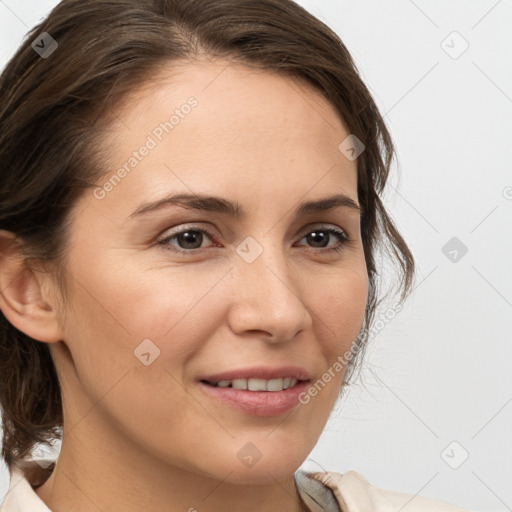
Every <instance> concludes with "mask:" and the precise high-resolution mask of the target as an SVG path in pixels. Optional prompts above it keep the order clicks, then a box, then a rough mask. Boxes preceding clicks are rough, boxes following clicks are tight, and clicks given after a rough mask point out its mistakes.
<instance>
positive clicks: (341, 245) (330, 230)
mask: <svg viewBox="0 0 512 512" xmlns="http://www.w3.org/2000/svg"><path fill="white" fill-rule="evenodd" d="M315 231H322V232H324V233H331V234H333V235H335V236H336V237H337V238H338V240H339V242H340V243H339V245H337V246H335V247H330V248H328V249H324V248H319V251H320V252H324V253H326V252H327V253H331V252H340V251H341V250H343V248H344V246H345V244H346V243H348V242H349V241H350V238H349V237H348V236H347V235H346V233H345V232H344V231H343V230H341V229H338V228H332V227H331V228H325V227H323V226H320V227H318V228H314V229H312V230H311V231H308V232H306V234H305V235H304V236H303V237H302V238H304V237H305V236H307V235H309V234H310V233H313V232H315ZM189 232H190V233H195V232H198V233H203V234H204V235H207V236H208V237H209V238H210V239H211V240H212V241H215V238H214V236H213V235H212V234H211V233H210V232H209V231H208V230H207V229H204V228H185V229H182V230H181V231H178V232H176V233H173V234H172V235H169V236H166V237H165V238H163V239H162V240H160V241H159V242H158V245H161V246H162V248H163V249H165V250H170V251H173V252H177V253H180V254H193V253H195V252H197V251H200V250H201V248H200V249H188V250H187V249H180V248H178V247H175V246H173V248H172V249H170V248H169V247H170V244H169V242H170V241H171V240H173V239H174V238H176V237H177V236H179V235H182V234H184V233H189ZM302 238H301V240H302ZM312 249H315V248H314V247H312Z"/></svg>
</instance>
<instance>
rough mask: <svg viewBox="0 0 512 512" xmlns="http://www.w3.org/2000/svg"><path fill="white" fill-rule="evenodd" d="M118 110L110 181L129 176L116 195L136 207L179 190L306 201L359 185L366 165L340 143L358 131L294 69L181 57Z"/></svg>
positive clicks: (112, 194) (116, 188)
mask: <svg viewBox="0 0 512 512" xmlns="http://www.w3.org/2000/svg"><path fill="white" fill-rule="evenodd" d="M116 116H117V117H116V120H115V122H114V123H113V124H112V126H111V130H110V133H109V136H108V137H107V138H106V139H105V140H104V141H103V142H104V145H105V146H106V147H108V148H109V151H108V155H109V162H108V168H109V172H107V174H106V175H105V176H104V178H103V180H102V183H103V182H105V181H106V180H108V179H109V177H112V176H114V175H115V174H116V172H117V171H118V170H119V169H122V168H124V169H125V172H122V173H121V174H123V178H122V181H121V182H120V183H119V184H116V185H115V186H114V187H113V188H114V190H112V192H110V193H109V198H112V197H116V196H117V198H120V192H121V191H122V194H123V200H124V201H126V202H129V203H131V204H133V203H134V202H136V201H137V199H139V200H140V199H141V198H143V197H144V198H146V199H148V200H151V199H154V198H155V197H156V195H157V194H159V193H160V194H161V193H163V192H165V191H166V192H171V191H178V192H192V193H194V192H197V193H211V194H214V195H218V196H220V195H224V196H226V195H231V196H232V197H233V196H234V195H235V194H236V195H237V197H236V199H237V200H238V201H239V202H242V203H243V202H244V197H243V196H244V194H245V198H246V199H248V200H249V199H253V200H258V199H263V197H266V199H267V200H268V199H270V200H272V199H273V198H275V199H278V196H280V195H281V196H282V194H283V193H286V194H287V195H289V196H298V197H297V199H298V198H299V197H300V196H303V195H304V194H305V193H308V191H311V190H313V189H314V188H316V189H317V191H318V193H321V192H336V191H337V192H342V193H348V192H349V191H352V192H354V191H355V190H356V187H357V164H356V161H349V160H348V159H347V158H346V157H345V156H344V155H343V154H342V153H341V152H340V151H339V149H338V146H339V145H340V143H341V142H342V141H343V140H344V139H345V138H346V137H347V136H348V135H349V132H348V130H347V128H346V125H345V123H344V121H343V120H342V119H341V118H340V116H339V115H338V113H337V112H336V110H335V109H334V107H333V106H332V105H331V104H330V103H329V102H328V101H327V100H326V99H325V98H324V97H323V96H322V95H321V93H320V92H319V91H317V90H315V89H314V88H313V87H312V86H310V85H308V84H307V83H305V81H303V80H297V79H293V78H291V77H289V76H287V75H282V74H279V73H276V72H272V71H266V70H261V69H257V68H252V67H247V66H244V65H240V64H236V65H234V64H233V63H230V62H228V61H198V62H186V63H184V62H181V63H179V64H178V65H176V64H173V65H171V66H169V68H163V69H161V70H159V72H158V73H157V74H155V75H154V76H153V77H151V79H149V80H148V82H147V84H146V85H145V86H144V87H142V88H140V89H139V90H138V91H136V92H135V93H133V94H132V95H131V96H129V97H128V98H127V100H126V101H125V102H124V103H123V105H121V106H120V107H119V108H118V109H117V112H116ZM145 146H146V147H149V148H150V149H149V150H148V149H145V150H144V147H145ZM139 149H141V150H143V151H142V152H143V153H144V155H143V156H141V155H140V154H138V153H141V152H140V151H138V150H139ZM313 195H315V194H313ZM317 195H318V194H317ZM352 197H354V193H353V194H352ZM356 197H357V196H356Z"/></svg>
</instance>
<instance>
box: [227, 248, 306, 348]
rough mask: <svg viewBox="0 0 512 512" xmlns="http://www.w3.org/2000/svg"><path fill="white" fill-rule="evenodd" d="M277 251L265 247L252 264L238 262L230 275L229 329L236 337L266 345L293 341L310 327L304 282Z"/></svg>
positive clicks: (242, 261) (278, 250)
mask: <svg viewBox="0 0 512 512" xmlns="http://www.w3.org/2000/svg"><path fill="white" fill-rule="evenodd" d="M297 272H298V271H297V269H294V268H293V266H292V265H291V263H290V262H289V261H286V257H285V256H284V255H283V254H282V250H281V251H280V249H276V248H274V249H271V248H268V247H265V249H264V250H263V252H262V253H261V254H260V256H259V257H258V258H257V259H256V260H255V261H253V262H252V263H247V262H246V261H244V260H242V259H240V261H238V262H237V264H236V268H235V269H233V271H232V272H231V274H232V279H233V287H234V289H233V292H232V298H231V305H230V309H229V325H230V327H231V329H232V330H233V332H235V333H236V334H237V335H239V336H247V333H251V334H252V335H253V336H254V335H255V333H256V334H257V335H258V337H259V338H261V339H264V340H265V341H269V342H273V343H278V342H285V341H288V340H293V339H294V338H295V337H296V336H297V335H298V334H299V333H300V332H301V331H304V330H307V329H308V327H310V326H311V323H312V316H311V313H310V310H309V308H308V306H307V304H306V303H305V295H306V292H307V290H306V289H305V284H306V283H305V282H304V281H303V280H301V279H299V275H298V274H297Z"/></svg>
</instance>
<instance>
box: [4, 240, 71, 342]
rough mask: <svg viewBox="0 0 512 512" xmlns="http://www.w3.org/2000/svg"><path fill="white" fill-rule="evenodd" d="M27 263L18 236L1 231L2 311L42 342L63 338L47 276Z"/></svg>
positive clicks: (19, 328)
mask: <svg viewBox="0 0 512 512" xmlns="http://www.w3.org/2000/svg"><path fill="white" fill-rule="evenodd" d="M38 274H39V273H38V272H36V271H35V270H33V269H32V268H31V267H29V266H28V265H27V262H26V261H25V259H24V257H23V255H22V253H21V246H20V242H19V241H18V240H17V239H16V236H15V235H14V234H13V233H11V232H9V231H5V230H0V310H1V311H2V313H3V314H4V316H5V317H6V318H7V320H8V321H9V322H10V323H11V324H12V325H13V326H14V327H16V328H17V329H18V330H19V331H21V332H23V333H25V334H26V335H27V336H30V337H31V338H33V339H35V340H39V341H44V342H48V343H53V342H56V341H60V340H61V339H62V332H61V329H60V326H59V322H58V316H57V310H56V306H57V305H56V304H53V305H52V304H51V303H50V299H49V298H48V297H45V294H44V293H43V292H44V290H43V288H42V286H41V285H42V283H43V281H44V280H45V279H46V275H44V274H39V275H38Z"/></svg>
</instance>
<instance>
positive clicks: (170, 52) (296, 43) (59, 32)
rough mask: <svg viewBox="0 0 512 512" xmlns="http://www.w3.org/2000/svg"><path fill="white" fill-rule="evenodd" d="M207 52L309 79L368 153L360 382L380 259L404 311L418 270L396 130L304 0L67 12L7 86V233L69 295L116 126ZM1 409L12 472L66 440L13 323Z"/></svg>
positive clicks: (54, 395)
mask: <svg viewBox="0 0 512 512" xmlns="http://www.w3.org/2000/svg"><path fill="white" fill-rule="evenodd" d="M44 32H46V33H48V34H50V36H51V37H52V38H53V39H55V40H56V41H57V43H58V48H57V49H56V50H55V51H54V52H53V53H52V54H51V55H47V56H46V57H47V58H42V57H41V56H40V55H39V54H38V53H37V51H35V49H34V48H33V47H32V42H34V41H36V40H37V41H39V40H40V35H41V34H42V33H44ZM40 46H42V45H40ZM200 54H201V55H206V56H212V57H221V58H228V59H230V60H231V61H232V62H238V63H242V64H249V65H252V66H257V67H259V68H261V69H266V70H274V71H277V72H279V73H282V74H286V75H288V76H291V77H296V78H299V79H302V80H305V81H307V82H308V83H309V84H311V85H312V86H313V87H314V88H315V89H316V90H318V91H320V92H321V93H322V94H323V95H324V96H325V98H327V99H328V100H329V101H330V103H331V104H332V105H333V106H334V107H335V109H336V111H337V112H338V113H339V115H340V116H341V117H342V119H343V120H344V121H345V123H346V126H347V127H348V129H349V131H350V133H351V134H353V135H355V136H356V137H357V138H358V139H360V140H361V141H362V142H363V143H364V145H365V150H364V151H363V153H361V154H360V156H359V157H358V158H357V166H358V199H359V202H360V204H361V206H362V208H363V215H362V218H361V236H362V241H363V246H364V254H365V258H366V263H367V269H368V277H369V283H370V291H369V297H368V303H367V306H366V312H365V318H364V322H363V326H362V330H361V332H360V335H359V336H358V338H357V340H356V342H355V347H356V350H355V351H354V354H353V355H354V357H352V358H351V359H350V361H349V363H348V366H347V372H346V375H345V380H346V381H347V382H348V381H349V380H350V378H351V377H352V374H353V370H354V368H355V367H356V366H357V363H359V362H360V361H361V359H362V357H363V353H364V349H365V347H366V345H367V341H368V338H369V327H370V326H371V324H372V321H373V318H374V315H375V310H376V308H377V306H378V305H379V304H380V301H381V300H382V299H378V286H377V284H378V283H377V278H378V276H379V273H378V272H377V270H376V265H375V262H376V256H377V250H380V249H385V250H386V252H387V254H388V255H391V256H392V259H393V261H394V262H395V263H396V262H398V264H399V272H397V274H396V275H397V280H396V282H395V283H396V284H397V285H398V288H401V289H402V293H401V297H400V301H401V302H402V301H403V300H405V298H406V296H407V295H408V294H409V293H410V290H411V285H412V282H413V277H414V260H413V257H412V254H411V252H410V250H409V248H408V247H407V245H406V243H405V241H404V240H403V238H402V237H401V235H400V233H399V232H398V230H397V229H396V227H395V225H394V224H393V221H392V219H391V217H390V216H389V214H388V213H387V212H386V210H385V208H384V206H383V203H382V202H381V199H380V197H379V194H380V193H381V192H382V191H383V189H384V186H385V184H386V182H387V179H388V174H389V170H390V165H391V162H392V159H393V157H394V152H395V150H394V147H393V143H392V140H391V137H390V134H389V132H388V130H387V128H386V126H385V123H384V120H383V118H382V117H381V115H380V113H379V111H378V109H377V107H376V105H375V102H374V100H373V98H372V96H371V95H370V92H369V91H368V89H367V87H366V86H365V84H364V83H363V81H362V79H361V78H360V76H359V74H358V71H357V68H356V66H355V64H354V62H353V60H352V58H351V56H350V54H349V52H348V50H347V49H346V47H345V46H344V44H343V43H342V42H341V41H340V39H339V37H338V36H337V35H336V34H335V33H334V32H333V31H332V30H331V29H329V28H328V27H327V26H326V25H325V24H323V23H322V22H320V21H319V20H318V19H316V18H315V17H314V16H312V15H311V14H310V13H308V12H307V11H306V10H305V9H303V8H302V7H300V6H299V5H297V4H296V3H295V2H293V1H292V0H87V1H86V2H84V1H83V0H63V1H62V2H61V3H59V4H58V5H57V6H56V7H55V8H54V9H53V11H52V12H51V13H50V15H49V16H48V18H47V19H45V20H44V21H43V22H41V23H40V24H38V25H37V26H36V27H34V28H33V29H32V30H31V31H30V32H29V33H28V34H27V38H26V39H25V41H24V42H23V43H22V45H21V46H20V48H19V49H18V51H17V52H16V53H15V55H14V56H13V57H12V59H11V60H10V61H9V63H8V64H7V66H6V67H5V69H4V70H3V73H2V75H1V76H0V91H1V98H2V100H1V105H0V166H1V172H0V229H5V230H7V231H10V232H13V233H14V234H16V236H17V238H18V240H19V241H20V243H21V244H22V250H23V254H24V256H25V258H26V261H27V264H28V262H30V261H31V260H32V259H34V261H36V260H37V261H41V262H44V263H45V264H48V265H50V267H51V268H52V271H54V275H55V277H56V279H57V281H58V283H59V284H60V287H61V292H62V294H63V297H65V296H66V294H65V292H66V280H65V273H64V272H65V264H64V263H65V255H66V249H67V248H68V244H69V238H68V234H69V226H70V222H71V218H70V215H69V214H70V211H71V209H72V207H73V205H74V204H75V203H76V201H77V199H78V198H79V197H80V196H81V194H82V193H83V192H84V190H86V189H88V188H90V187H92V186H95V183H97V181H98V180H99V179H100V178H101V177H102V175H104V174H105V173H106V171H107V169H106V168H105V161H106V158H107V155H106V154H102V153H101V151H99V150H98V147H99V146H100V144H99V141H100V140H101V138H102V136H103V135H102V134H103V133H105V132H104V131H103V130H106V129H107V127H108V122H107V121H108V120H109V119H112V118H113V116H114V115H115V114H114V111H115V107H116V106H118V105H119V104H120V102H121V100H122V98H125V97H127V94H128V93H130V92H133V91H135V90H137V88H138V87H140V86H143V85H144V84H146V83H147V82H148V77H149V76H151V74H153V75H154V73H155V71H158V70H159V69H160V68H162V67H163V66H165V65H167V64H169V63H172V62H177V61H179V60H182V61H183V60H186V59H189V60H193V58H194V57H195V56H198V55H200ZM340 142H341V141H340ZM50 267H49V268H50ZM0 404H1V407H2V422H3V431H4V438H3V446H2V457H3V459H4V460H5V461H6V463H7V465H8V467H9V468H12V466H13V464H17V465H22V459H23V458H25V457H26V456H27V455H28V454H30V452H31V450H32V449H33V447H34V445H35V444H39V443H42V444H47V445H49V442H50V441H51V440H55V439H58V438H59V435H60V432H61V428H62V424H63V412H62V401H61V393H60V387H59V380H58V375H57V372H56V368H55V366H54V364H53V360H52V357H51V355H50V351H49V347H48V344H47V343H44V342H40V341H36V340H34V339H32V338H30V337H29V336H27V335H25V334H24V333H22V332H20V331H19V330H17V329H16V328H15V327H14V326H13V325H11V324H10V323H9V322H8V321H7V319H6V318H5V316H4V315H3V314H2V313H0ZM51 467H52V466H51Z"/></svg>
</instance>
